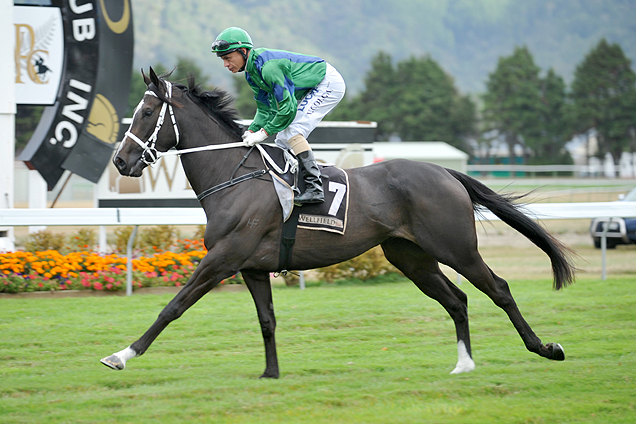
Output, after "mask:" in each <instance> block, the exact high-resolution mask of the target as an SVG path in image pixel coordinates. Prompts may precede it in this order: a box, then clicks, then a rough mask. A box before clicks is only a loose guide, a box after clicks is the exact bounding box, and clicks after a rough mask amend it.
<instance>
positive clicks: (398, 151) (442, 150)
mask: <svg viewBox="0 0 636 424" xmlns="http://www.w3.org/2000/svg"><path fill="white" fill-rule="evenodd" d="M373 153H374V156H375V157H376V158H378V159H396V158H405V159H413V160H426V161H430V160H434V159H460V160H468V154H466V153H464V152H462V151H461V150H459V149H457V148H455V147H453V146H451V145H450V144H448V143H445V142H443V141H403V142H397V143H392V142H385V143H381V142H375V143H373Z"/></svg>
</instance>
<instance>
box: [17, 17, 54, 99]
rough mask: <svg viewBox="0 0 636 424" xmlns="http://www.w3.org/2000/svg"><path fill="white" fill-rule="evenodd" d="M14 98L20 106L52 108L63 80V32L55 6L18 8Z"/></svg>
mask: <svg viewBox="0 0 636 424" xmlns="http://www.w3.org/2000/svg"><path fill="white" fill-rule="evenodd" d="M13 22H14V26H15V97H16V103H18V104H32V105H52V104H54V103H55V100H56V99H57V92H58V90H59V87H60V81H61V80H62V70H63V64H64V29H63V24H62V12H61V11H60V9H58V8H55V7H26V6H25V7H17V6H16V7H15V8H14V12H13Z"/></svg>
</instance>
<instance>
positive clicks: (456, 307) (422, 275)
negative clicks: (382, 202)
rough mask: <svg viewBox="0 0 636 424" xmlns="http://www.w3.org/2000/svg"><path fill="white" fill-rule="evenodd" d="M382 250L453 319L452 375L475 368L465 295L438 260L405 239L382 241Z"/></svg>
mask: <svg viewBox="0 0 636 424" xmlns="http://www.w3.org/2000/svg"><path fill="white" fill-rule="evenodd" d="M382 249H383V250H384V254H385V255H386V257H387V259H388V260H389V262H391V263H392V264H393V265H395V266H396V267H397V268H398V269H399V270H400V271H402V272H403V273H404V275H406V276H407V277H408V278H409V279H410V280H411V281H413V282H414V283H415V285H416V286H417V287H418V288H419V289H420V290H421V291H422V293H424V294H426V295H427V296H429V297H430V298H432V299H435V300H436V301H438V302H439V303H440V304H441V305H442V306H443V307H444V309H446V311H447V312H448V314H449V315H450V316H451V318H452V319H453V322H454V323H455V331H456V333H457V353H458V360H457V365H456V366H455V369H454V370H453V371H452V372H451V374H459V373H462V372H470V371H472V370H474V369H475V362H474V361H473V359H472V354H471V347H470V332H469V328H468V303H467V297H466V294H465V293H464V292H463V291H461V290H460V289H459V288H458V287H457V286H455V285H454V284H453V283H452V282H451V281H450V280H449V279H448V278H446V276H445V275H444V274H443V273H442V272H441V270H440V269H439V264H438V262H437V261H436V260H435V259H434V258H432V257H431V256H429V255H428V254H427V253H426V252H424V251H423V250H422V249H421V248H420V247H419V246H417V245H416V244H415V243H412V242H410V241H408V240H404V239H390V240H387V241H385V242H384V243H382Z"/></svg>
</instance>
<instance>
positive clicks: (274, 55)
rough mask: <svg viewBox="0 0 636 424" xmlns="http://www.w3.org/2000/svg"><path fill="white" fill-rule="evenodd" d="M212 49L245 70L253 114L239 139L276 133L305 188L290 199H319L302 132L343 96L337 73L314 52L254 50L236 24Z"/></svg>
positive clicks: (314, 168) (318, 181)
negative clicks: (292, 158)
mask: <svg viewBox="0 0 636 424" xmlns="http://www.w3.org/2000/svg"><path fill="white" fill-rule="evenodd" d="M212 52H213V53H216V55H217V56H218V57H220V58H221V59H223V65H224V66H225V67H226V68H227V69H228V70H229V71H231V72H232V73H237V72H242V71H245V79H246V80H247V83H248V84H249V85H250V87H251V88H252V90H253V91H254V99H255V100H256V115H255V116H254V121H253V122H252V124H251V125H250V126H249V128H248V130H247V131H246V132H245V134H243V139H244V140H245V141H246V142H247V143H248V145H250V146H253V145H254V144H257V143H261V142H263V141H265V139H266V138H267V137H268V136H269V135H271V134H275V133H277V135H276V144H277V145H278V146H280V147H282V148H285V149H287V150H291V151H292V152H294V154H295V155H296V157H297V158H298V159H299V160H298V163H299V164H300V171H301V175H302V177H303V180H304V181H305V184H306V189H305V192H304V193H303V194H301V195H300V196H298V197H296V198H295V199H294V202H295V203H298V204H302V203H321V202H324V199H325V195H324V191H323V188H322V180H321V178H320V169H319V168H318V164H317V163H316V159H315V158H314V154H313V152H312V150H311V147H309V143H308V142H307V137H308V136H309V134H310V133H311V132H312V131H313V130H314V128H316V126H317V125H318V123H319V122H320V121H321V120H322V119H323V118H324V117H325V115H326V114H327V113H329V112H330V111H331V110H332V109H333V108H334V107H336V105H337V104H338V103H339V102H340V100H342V98H343V97H344V93H345V88H346V87H345V82H344V80H343V79H342V76H341V75H340V74H339V73H338V71H337V70H336V69H335V68H334V67H333V66H331V65H330V64H329V63H327V62H325V61H324V60H323V59H321V58H319V57H316V56H307V55H303V54H298V53H291V52H287V51H283V50H272V49H264V48H257V49H255V48H254V46H253V44H252V39H251V37H250V36H249V34H248V33H247V32H246V31H245V30H243V29H241V28H236V27H231V28H227V29H225V30H223V31H222V32H221V33H220V34H219V35H218V37H216V40H215V41H214V43H212Z"/></svg>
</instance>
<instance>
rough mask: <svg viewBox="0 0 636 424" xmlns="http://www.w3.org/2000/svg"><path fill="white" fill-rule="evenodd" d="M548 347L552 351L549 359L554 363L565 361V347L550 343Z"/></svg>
mask: <svg viewBox="0 0 636 424" xmlns="http://www.w3.org/2000/svg"><path fill="white" fill-rule="evenodd" d="M546 347H547V348H548V349H549V350H550V356H549V357H548V358H549V359H552V360H554V361H563V360H565V352H564V351H563V347H562V346H561V345H560V344H559V343H548V344H547V345H546Z"/></svg>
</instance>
